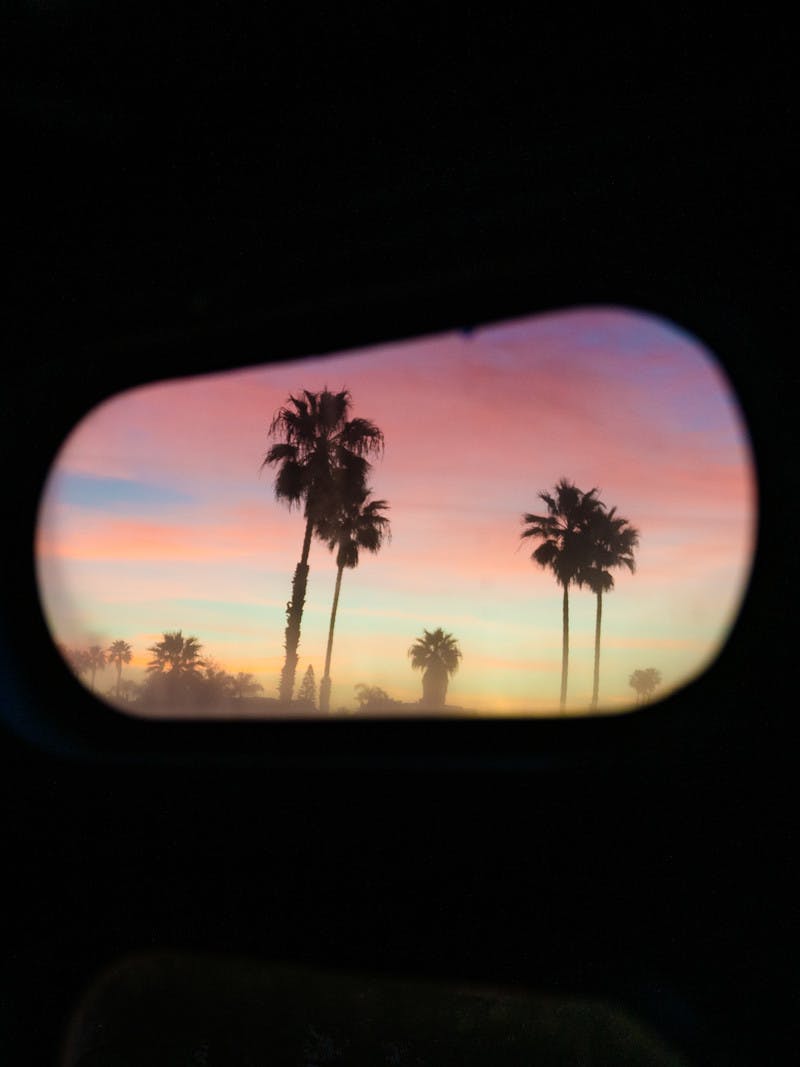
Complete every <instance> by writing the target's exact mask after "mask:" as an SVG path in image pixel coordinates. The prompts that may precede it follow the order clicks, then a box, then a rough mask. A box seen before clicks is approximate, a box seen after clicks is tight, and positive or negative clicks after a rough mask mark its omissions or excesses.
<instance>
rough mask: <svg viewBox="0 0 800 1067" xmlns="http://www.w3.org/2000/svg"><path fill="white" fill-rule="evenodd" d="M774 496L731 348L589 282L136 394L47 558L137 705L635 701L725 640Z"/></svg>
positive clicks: (114, 687)
mask: <svg viewBox="0 0 800 1067" xmlns="http://www.w3.org/2000/svg"><path fill="white" fill-rule="evenodd" d="M755 519H756V484H755V473H754V465H753V460H752V455H751V450H750V445H749V440H748V436H747V432H746V429H745V427H744V423H743V419H742V415H741V412H740V410H739V407H738V404H737V402H736V400H735V398H734V396H733V394H732V391H731V388H730V386H729V384H728V382H727V379H726V377H725V375H724V373H723V372H722V370H721V369H720V367H719V365H718V363H717V362H716V360H715V358H714V357H713V355H712V354H711V353H710V352H708V351H707V350H706V349H705V348H704V347H703V345H702V344H701V343H700V342H698V341H697V340H696V339H694V338H693V337H691V336H689V335H688V334H686V333H685V332H684V331H682V330H681V329H679V328H678V327H676V326H675V325H673V324H671V323H669V322H666V321H664V320H662V319H659V318H656V317H653V316H650V315H646V314H643V313H639V312H633V311H629V310H625V309H621V308H613V307H611V308H585V309H578V310H572V311H565V312H557V313H551V314H548V315H540V316H536V317H531V318H528V319H518V320H514V321H508V322H504V323H499V324H494V325H488V326H485V327H482V328H478V329H474V330H469V331H457V330H456V331H452V332H448V333H442V334H437V335H435V336H428V337H422V338H419V339H416V340H410V341H408V340H406V341H400V342H392V343H387V344H382V345H376V346H374V347H371V348H368V349H361V350H358V351H350V352H341V353H338V354H336V355H332V356H331V355H325V356H318V357H315V356H311V357H309V358H306V359H303V360H298V361H291V362H284V363H277V364H276V363H273V364H269V365H267V366H264V367H255V368H254V367H248V368H246V369H243V370H241V371H236V372H226V373H224V374H219V375H208V376H203V377H197V378H192V379H180V380H174V381H165V382H158V383H154V384H152V385H148V386H144V387H140V388H137V389H134V390H131V391H129V392H125V393H123V394H120V395H118V396H115V397H113V398H111V399H110V400H108V401H106V402H105V403H104V404H102V405H101V406H99V407H98V408H96V409H95V410H94V411H92V412H91V413H90V414H89V416H87V417H86V418H85V419H84V420H83V421H82V422H81V423H80V424H79V425H78V426H77V427H76V428H75V430H74V431H73V433H72V434H71V435H70V437H69V438H68V439H67V440H66V442H65V443H64V445H63V447H62V449H61V451H60V453H59V455H58V456H57V458H56V460H55V462H54V464H53V467H52V470H51V474H50V477H49V479H48V482H47V485H46V487H45V490H44V493H43V497H42V501H41V509H40V517H39V524H38V532H37V546H36V551H37V567H38V582H39V589H40V595H41V599H42V604H43V607H44V611H45V614H46V617H47V620H48V624H49V627H50V630H51V633H52V636H53V639H54V641H55V642H56V643H57V644H58V646H59V647H60V648H61V650H62V652H63V654H64V656H65V657H66V658H67V660H68V661H69V662H70V664H71V665H72V666H73V669H74V670H75V671H76V673H78V674H79V676H80V678H81V679H82V681H83V682H84V684H86V685H87V686H88V687H89V688H90V689H92V690H93V691H94V692H95V693H96V694H97V695H98V696H99V697H101V698H102V699H103V700H105V701H107V702H108V703H109V704H110V705H112V706H114V707H117V708H119V709H121V710H123V711H125V712H128V713H130V714H133V715H137V716H145V717H148V716H168V717H192V718H195V717H225V718H293V717H301V718H303V717H316V716H320V715H324V716H325V717H326V718H327V717H343V718H350V717H351V716H364V715H367V716H391V717H403V716H407V717H414V716H418V715H420V714H423V715H437V716H438V715H451V716H452V715H455V716H459V717H460V716H469V717H471V716H479V717H494V716H529V715H547V716H550V715H560V714H563V715H584V714H591V713H597V714H600V713H613V712H620V711H625V710H629V709H631V708H634V707H636V706H638V705H640V704H642V703H646V702H648V701H650V700H652V699H657V698H658V697H660V696H662V695H664V694H666V693H668V692H670V691H672V690H674V689H675V688H676V687H679V686H681V685H682V684H685V683H686V682H687V681H689V680H690V679H691V678H693V677H695V676H696V675H697V674H698V673H700V672H702V671H703V670H704V669H705V667H706V666H708V665H709V663H710V662H711V661H712V660H713V659H714V658H715V656H716V655H717V653H718V652H719V650H720V648H721V647H722V645H723V644H724V642H725V638H726V635H727V633H728V631H729V629H730V627H731V625H732V623H733V621H734V620H735V618H736V615H737V612H738V609H739V606H740V604H741V600H742V597H743V593H744V590H745V587H746V583H747V579H748V574H749V570H750V566H751V562H752V555H753V548H754V536H755Z"/></svg>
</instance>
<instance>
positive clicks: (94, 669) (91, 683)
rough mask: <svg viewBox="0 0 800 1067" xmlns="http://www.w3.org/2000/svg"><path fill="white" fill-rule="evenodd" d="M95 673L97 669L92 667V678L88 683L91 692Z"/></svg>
mask: <svg viewBox="0 0 800 1067" xmlns="http://www.w3.org/2000/svg"><path fill="white" fill-rule="evenodd" d="M96 672H97V668H96V667H92V678H91V681H90V682H89V688H90V689H91V690H92V692H94V676H95V674H96Z"/></svg>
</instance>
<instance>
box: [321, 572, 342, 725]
mask: <svg viewBox="0 0 800 1067" xmlns="http://www.w3.org/2000/svg"><path fill="white" fill-rule="evenodd" d="M343 573H344V565H343V564H339V570H338V572H337V574H336V588H335V589H334V591H333V607H332V608H331V623H330V626H329V627H328V647H327V649H326V650H325V670H324V671H323V674H322V681H321V682H320V683H319V710H320V712H321V713H322V714H323V715H327V714H328V712H329V711H330V710H331V653H332V652H333V628H334V626H335V625H336V611H337V609H338V607H339V590H340V589H341V588H342V574H343Z"/></svg>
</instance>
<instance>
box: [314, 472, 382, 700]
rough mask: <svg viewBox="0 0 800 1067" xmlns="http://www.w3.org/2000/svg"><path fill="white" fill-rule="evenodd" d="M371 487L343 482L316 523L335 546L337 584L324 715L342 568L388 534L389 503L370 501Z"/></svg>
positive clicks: (323, 687) (377, 545) (321, 693)
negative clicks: (362, 550) (326, 510)
mask: <svg viewBox="0 0 800 1067" xmlns="http://www.w3.org/2000/svg"><path fill="white" fill-rule="evenodd" d="M369 497H370V489H369V488H368V487H367V486H365V485H357V484H356V485H344V486H342V488H341V490H340V492H339V493H338V494H337V500H336V506H334V507H332V508H331V509H330V510H329V511H328V512H327V513H326V514H324V515H323V516H322V517H321V518H320V520H319V522H318V525H317V533H318V535H319V537H320V538H321V539H322V540H323V541H326V542H327V544H328V548H329V549H330V550H331V551H333V550H334V549H336V586H335V588H334V592H333V606H332V607H331V621H330V625H329V627H328V646H327V648H326V650H325V668H324V670H323V673H322V681H321V682H320V687H319V710H320V711H321V712H323V714H326V713H327V712H328V711H329V710H330V700H331V653H332V651H333V629H334V626H335V625H336V611H337V609H338V607H339V592H340V590H341V587H342V574H343V573H344V569H345V567H348V568H355V567H357V566H358V558H359V551H360V550H361V549H362V548H363V549H366V551H367V552H373V553H374V552H379V551H380V549H381V547H382V545H383V543H384V541H386V540H388V539H389V538H390V537H391V532H390V529H389V520H388V518H387V517H386V516H385V515H383V514H382V512H384V511H386V510H387V508H388V507H389V505H388V504H387V503H386V501H385V500H370V499H369Z"/></svg>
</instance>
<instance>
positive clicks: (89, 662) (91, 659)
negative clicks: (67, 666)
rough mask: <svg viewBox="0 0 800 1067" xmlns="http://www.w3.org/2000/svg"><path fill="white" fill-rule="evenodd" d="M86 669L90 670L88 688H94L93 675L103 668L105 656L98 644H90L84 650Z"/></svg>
mask: <svg viewBox="0 0 800 1067" xmlns="http://www.w3.org/2000/svg"><path fill="white" fill-rule="evenodd" d="M85 662H86V670H88V671H91V672H92V679H91V682H90V683H89V688H90V689H94V676H95V674H96V673H97V671H102V670H104V669H105V665H106V656H105V653H104V652H103V650H102V648H101V647H100V646H99V645H92V647H91V648H88V649H87V650H86V660H85Z"/></svg>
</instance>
